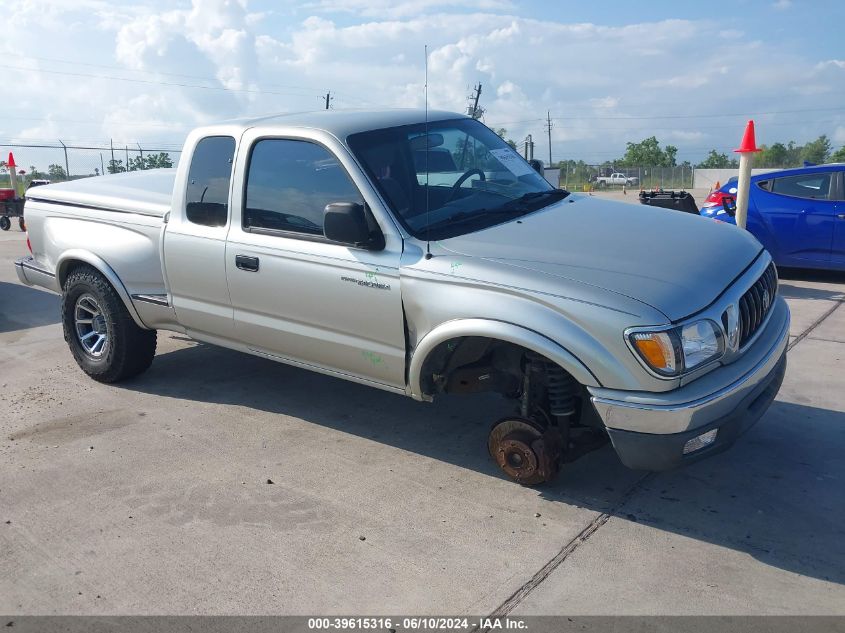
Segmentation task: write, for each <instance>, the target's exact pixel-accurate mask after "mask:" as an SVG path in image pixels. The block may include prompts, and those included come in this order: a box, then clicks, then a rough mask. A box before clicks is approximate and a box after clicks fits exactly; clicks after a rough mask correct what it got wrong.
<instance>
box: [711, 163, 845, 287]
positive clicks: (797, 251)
mask: <svg viewBox="0 0 845 633" xmlns="http://www.w3.org/2000/svg"><path fill="white" fill-rule="evenodd" d="M734 186H736V185H734ZM700 213H701V215H702V216H704V217H709V218H713V219H715V220H720V221H722V222H729V223H731V224H736V221H735V220H734V217H733V209H732V208H731V207H730V205H728V206H727V207H726V206H714V207H705V208H703V209H701V212H700ZM746 228H747V229H748V231H749V232H750V233H751V234H752V235H754V237H756V238H757V239H758V240H760V242H761V243H762V244H763V246H765V247H766V249H767V250H768V251H769V252H770V253H771V254H772V257H773V258H774V260H775V263H776V264H777V265H778V266H792V267H796V268H827V269H832V270H842V271H845V163H836V164H828V165H817V166H813V167H801V168H798V169H784V170H781V171H774V172H769V173H766V174H759V175H756V176H752V177H751V190H750V195H749V199H748V221H747V223H746Z"/></svg>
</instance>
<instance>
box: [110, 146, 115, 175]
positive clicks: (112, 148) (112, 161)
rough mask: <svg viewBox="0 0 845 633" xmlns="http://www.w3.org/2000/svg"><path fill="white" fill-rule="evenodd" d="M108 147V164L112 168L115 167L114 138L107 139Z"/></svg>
mask: <svg viewBox="0 0 845 633" xmlns="http://www.w3.org/2000/svg"><path fill="white" fill-rule="evenodd" d="M109 147H111V164H110V165H109V167H111V168H112V169H114V168H115V162H114V139H109Z"/></svg>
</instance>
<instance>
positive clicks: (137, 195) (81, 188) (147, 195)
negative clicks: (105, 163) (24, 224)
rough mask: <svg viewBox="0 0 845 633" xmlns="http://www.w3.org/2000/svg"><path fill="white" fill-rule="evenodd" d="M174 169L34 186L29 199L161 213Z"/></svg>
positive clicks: (165, 207)
mask: <svg viewBox="0 0 845 633" xmlns="http://www.w3.org/2000/svg"><path fill="white" fill-rule="evenodd" d="M175 179H176V170H175V169H150V170H145V171H133V172H129V173H124V174H112V175H108V176H99V177H92V178H82V179H80V180H71V181H69V182H62V183H58V184H54V185H47V186H44V187H38V188H34V189H32V190H31V191H29V192H28V193H27V198H28V199H29V200H33V201H43V202H50V203H53V204H70V205H74V206H77V207H88V208H92V207H93V208H98V209H104V210H108V211H121V212H123V213H138V214H140V215H149V216H153V217H159V218H160V217H163V216H164V214H165V213H167V212H168V211H169V210H170V199H171V196H172V195H173V183H174V181H175Z"/></svg>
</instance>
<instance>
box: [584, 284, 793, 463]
mask: <svg viewBox="0 0 845 633" xmlns="http://www.w3.org/2000/svg"><path fill="white" fill-rule="evenodd" d="M788 341H789V309H788V308H787V307H786V303H785V302H784V301H783V299H782V298H778V300H777V302H776V305H775V306H774V307H773V310H772V314H771V317H770V320H769V322H768V324H767V326H766V331H765V332H763V333H762V334H761V336H760V338H759V339H758V340H757V341H756V342H755V344H754V346H753V347H752V348H751V349H749V350H748V351H747V352H746V354H745V356H744V357H743V358H741V359H739V360H737V361H736V362H734V363H732V364H730V365H727V366H725V367H721V368H719V369H716V370H714V371H712V372H710V374H707V375H705V376H703V377H701V378H699V379H698V380H695V381H693V382H692V383H690V384H689V385H687V386H685V387H681V388H680V389H676V390H675V391H671V392H667V393H663V394H656V393H632V392H618V391H613V390H609V389H590V392H591V395H592V398H591V399H592V402H593V405H594V407H595V409H596V412H597V413H598V415H599V417H600V418H601V419H602V421H603V422H604V425H605V427H606V428H607V432H608V435H609V436H610V439H611V442H612V443H613V446H614V448H615V449H616V452H617V454H618V455H619V458H620V459H621V460H622V463H624V464H625V465H626V466H628V467H630V468H636V469H642V470H667V469H670V468H674V467H676V466H680V465H682V464H686V463H689V462H693V461H697V460H699V459H701V458H703V457H706V456H709V455H713V454H714V453H717V452H719V451H722V450H724V449H726V448H728V447H729V446H730V445H731V444H733V442H734V441H735V440H736V438H737V437H739V436H740V435H741V434H742V433H743V432H744V431H746V430H747V429H748V428H749V427H751V426H752V425H753V424H754V423H755V422H756V421H757V420H759V419H760V417H761V416H762V415H763V414H764V413H765V412H766V410H767V409H768V407H769V405H770V404H771V403H772V401H773V400H774V398H775V396H776V395H777V393H778V390H779V389H780V386H781V383H782V382H783V377H784V373H785V372H786V347H787V343H788ZM712 429H718V430H717V432H716V439H715V441H713V443H711V444H709V445H708V446H706V447H704V448H701V449H699V450H697V451H694V452H690V453H688V454H684V452H683V449H684V445H685V444H686V443H687V442H688V441H689V440H691V439H693V438H695V437H698V436H699V435H702V434H703V433H706V432H707V431H710V430H712Z"/></svg>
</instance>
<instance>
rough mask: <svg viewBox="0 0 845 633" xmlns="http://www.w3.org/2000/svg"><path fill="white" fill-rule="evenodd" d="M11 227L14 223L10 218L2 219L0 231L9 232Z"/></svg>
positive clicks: (0, 220) (0, 219)
mask: <svg viewBox="0 0 845 633" xmlns="http://www.w3.org/2000/svg"><path fill="white" fill-rule="evenodd" d="M11 226H12V221H11V220H10V219H9V218H7V217H6V216H5V215H4V216H3V217H2V218H0V229H3V230H4V231H8V230H9V228H10V227H11Z"/></svg>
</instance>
